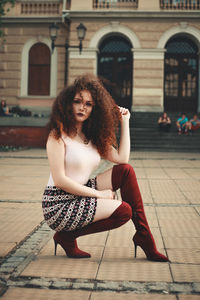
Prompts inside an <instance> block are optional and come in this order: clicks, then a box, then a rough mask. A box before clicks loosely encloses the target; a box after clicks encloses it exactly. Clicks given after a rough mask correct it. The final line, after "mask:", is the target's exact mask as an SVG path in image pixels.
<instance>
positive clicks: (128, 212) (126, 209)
mask: <svg viewBox="0 0 200 300" xmlns="http://www.w3.org/2000/svg"><path fill="white" fill-rule="evenodd" d="M121 206H122V207H123V210H122V214H123V217H124V218H126V219H127V221H128V220H130V219H131V218H132V215H133V212H132V208H131V206H130V205H129V204H128V203H127V202H125V201H122V203H121Z"/></svg>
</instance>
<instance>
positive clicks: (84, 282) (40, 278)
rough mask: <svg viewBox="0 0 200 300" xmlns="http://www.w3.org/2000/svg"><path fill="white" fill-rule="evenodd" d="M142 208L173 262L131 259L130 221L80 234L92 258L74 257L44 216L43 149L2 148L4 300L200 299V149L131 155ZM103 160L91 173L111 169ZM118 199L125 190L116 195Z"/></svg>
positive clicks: (0, 273) (0, 269)
mask: <svg viewBox="0 0 200 300" xmlns="http://www.w3.org/2000/svg"><path fill="white" fill-rule="evenodd" d="M130 164H131V165H132V166H133V167H134V169H135V172H136V175H137V178H138V182H139V186H140V188H141V193H142V196H143V200H144V204H145V211H146V214H147V218H148V220H149V223H150V227H151V230H152V233H153V235H154V237H155V240H156V244H157V246H158V248H159V250H160V251H161V252H162V253H164V254H166V255H167V256H168V257H169V259H170V263H159V262H150V261H148V260H146V258H145V255H144V253H143V251H142V250H141V249H140V248H139V249H138V254H137V258H136V259H135V258H134V247H133V243H132V236H133V234H134V232H135V229H134V227H133V225H132V223H131V221H130V222H128V223H127V224H125V225H124V226H122V227H120V228H118V229H116V230H112V231H108V232H102V233H97V234H94V235H89V236H84V237H80V238H79V239H78V244H79V246H80V248H81V249H83V250H85V251H88V252H90V253H91V254H92V257H91V258H89V259H80V260H78V259H70V258H67V257H66V256H65V253H64V251H63V249H62V248H61V247H58V251H57V256H54V248H53V247H54V245H53V240H52V236H53V232H52V231H51V230H50V229H49V227H48V226H47V225H46V223H45V222H44V220H43V216H42V209H41V198H42V192H43V190H44V187H45V185H46V183H47V180H48V176H49V167H48V162H47V158H46V153H45V150H41V149H28V150H21V151H18V152H1V153H0V182H1V188H0V220H1V222H0V298H2V300H15V299H17V300H18V299H20V300H29V299H31V298H33V299H35V300H41V299H48V300H51V299H56V300H57V299H59V300H62V299H70V300H74V299H75V300H77V299H81V300H82V299H83V300H107V299H109V300H112V299H115V300H135V299H138V300H143V299H144V300H146V299H153V300H154V299H155V300H157V299H158V300H159V299H161V300H162V299H164V300H165V299H166V300H167V299H179V300H184V299H185V300H190V299H191V300H195V299H200V153H196V154H195V153H191V154H190V153H170V152H168V153H164V152H161V153H159V152H132V153H131V157H130ZM111 166H112V164H111V163H109V162H106V161H102V163H101V165H100V167H99V168H98V170H97V171H96V173H94V174H93V176H95V175H96V174H98V173H99V172H102V171H104V170H105V169H107V168H109V167H111ZM118 198H119V200H120V195H119V193H118Z"/></svg>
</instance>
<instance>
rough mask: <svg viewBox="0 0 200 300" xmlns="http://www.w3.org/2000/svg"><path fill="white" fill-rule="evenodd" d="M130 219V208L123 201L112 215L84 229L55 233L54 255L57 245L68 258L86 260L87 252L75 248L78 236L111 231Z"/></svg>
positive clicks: (88, 255)
mask: <svg viewBox="0 0 200 300" xmlns="http://www.w3.org/2000/svg"><path fill="white" fill-rule="evenodd" d="M131 218H132V208H131V207H130V205H129V204H128V203H126V202H124V201H122V203H121V204H120V205H119V207H118V208H117V209H116V210H115V211H114V212H113V213H112V215H111V216H110V217H109V218H107V219H103V220H100V221H97V222H94V223H91V224H89V225H87V226H85V227H82V228H80V229H77V230H74V231H60V232H56V233H55V235H54V237H53V239H54V242H55V255H56V249H57V244H60V246H61V247H62V248H63V249H64V250H65V253H66V255H67V256H68V257H73V258H87V257H90V256H91V255H90V254H89V253H87V252H84V251H82V250H80V249H79V248H78V246H77V241H76V238H77V237H79V236H83V235H87V234H92V233H96V232H101V231H106V230H111V229H114V228H117V227H120V226H122V225H123V224H125V223H126V222H128V221H129V220H130V219H131Z"/></svg>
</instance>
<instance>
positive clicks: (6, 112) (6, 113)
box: [0, 100, 12, 117]
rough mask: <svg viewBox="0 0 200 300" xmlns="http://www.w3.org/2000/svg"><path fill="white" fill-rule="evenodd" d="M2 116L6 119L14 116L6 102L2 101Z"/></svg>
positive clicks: (0, 112) (0, 110)
mask: <svg viewBox="0 0 200 300" xmlns="http://www.w3.org/2000/svg"><path fill="white" fill-rule="evenodd" d="M0 116H4V117H10V116H12V114H10V113H9V108H8V106H7V104H6V101H5V100H1V107H0Z"/></svg>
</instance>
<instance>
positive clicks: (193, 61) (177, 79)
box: [164, 36, 198, 112]
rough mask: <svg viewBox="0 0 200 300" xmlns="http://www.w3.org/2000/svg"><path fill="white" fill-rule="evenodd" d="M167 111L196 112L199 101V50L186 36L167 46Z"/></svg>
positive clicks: (173, 39)
mask: <svg viewBox="0 0 200 300" xmlns="http://www.w3.org/2000/svg"><path fill="white" fill-rule="evenodd" d="M166 49H167V51H166V54H165V101H164V102H165V110H168V111H177V112H181V111H186V112H191V111H193V112H194V111H196V110H197V99H198V48H197V46H196V44H195V43H194V42H193V41H192V40H190V39H189V38H187V37H185V36H177V37H174V38H172V39H170V40H169V41H168V42H167V44H166Z"/></svg>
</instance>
